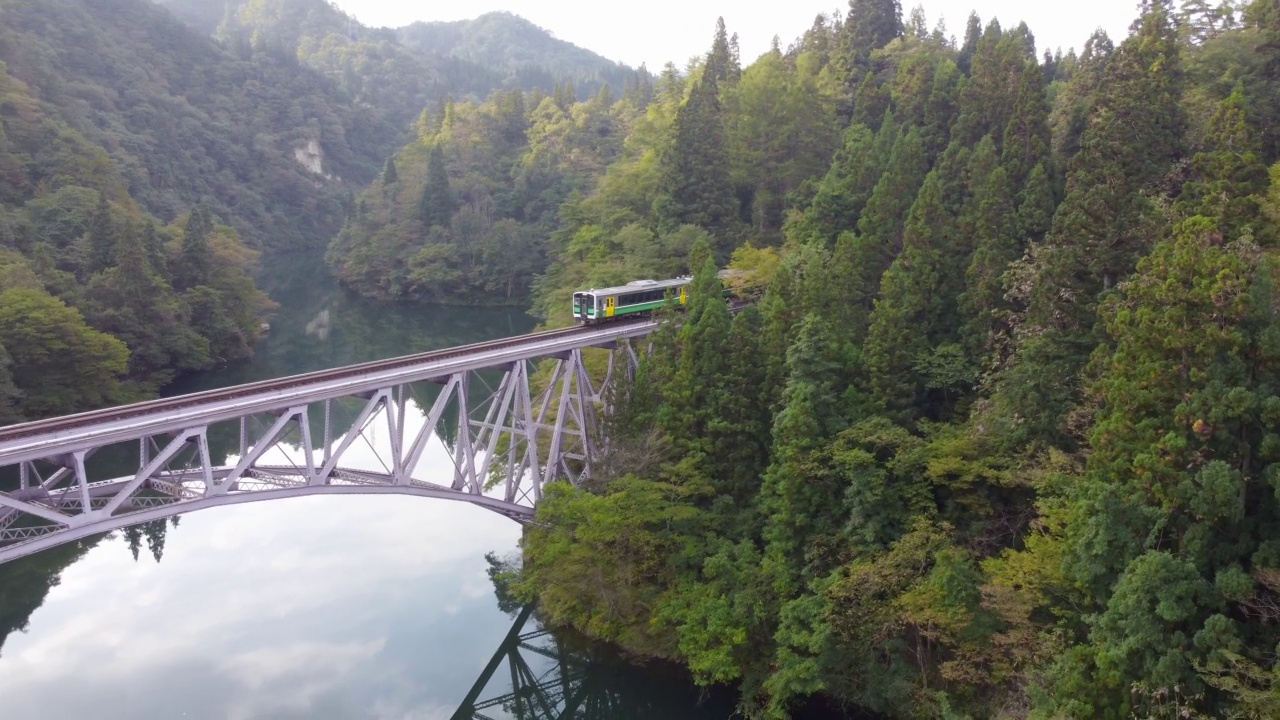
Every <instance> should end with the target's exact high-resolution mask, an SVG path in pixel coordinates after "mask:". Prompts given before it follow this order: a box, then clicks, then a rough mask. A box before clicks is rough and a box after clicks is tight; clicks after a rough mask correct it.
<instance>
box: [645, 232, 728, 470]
mask: <svg viewBox="0 0 1280 720" xmlns="http://www.w3.org/2000/svg"><path fill="white" fill-rule="evenodd" d="M699 256H701V257H702V258H703V262H702V263H701V264H700V265H698V266H697V267H698V271H697V273H696V274H695V275H694V279H693V282H692V283H691V284H690V286H689V303H688V306H687V310H686V313H685V317H684V321H683V323H682V324H681V326H680V333H679V336H678V337H677V339H676V343H677V346H678V348H679V350H678V357H677V359H676V361H675V366H674V373H673V375H672V377H671V380H670V382H669V383H668V384H667V385H666V386H665V387H664V388H663V391H662V397H663V399H664V401H665V402H664V405H663V407H662V408H661V409H660V410H659V414H658V418H659V426H660V427H661V428H662V429H663V431H664V432H666V434H667V435H668V436H669V437H670V438H671V439H672V442H673V444H674V446H675V448H676V450H677V451H678V452H679V453H680V454H681V455H682V456H683V457H684V458H686V459H687V460H688V461H690V462H692V463H693V464H694V465H695V466H696V467H697V468H698V471H699V472H700V474H702V476H703V477H707V478H710V477H713V474H714V473H715V472H716V471H717V470H719V469H720V468H718V467H717V466H716V465H715V464H714V463H712V462H711V458H712V456H713V454H715V453H716V452H717V451H725V450H727V448H726V447H725V446H726V445H727V444H729V443H730V442H731V441H730V440H729V439H728V438H726V437H723V436H717V437H713V435H712V434H711V432H710V431H711V428H712V427H713V426H716V424H717V423H719V422H722V420H721V418H723V417H725V416H726V415H725V411H726V407H725V406H726V404H727V402H728V401H729V398H728V388H727V387H726V384H727V383H728V373H729V363H728V361H727V360H728V358H727V353H726V348H727V347H728V339H729V334H730V328H731V324H732V320H731V319H730V317H729V310H728V308H727V306H726V305H725V303H724V299H723V288H722V286H721V284H720V280H719V278H717V277H716V265H715V262H714V261H713V260H712V259H711V258H710V257H709V248H706V247H705V244H703V245H702V246H701V247H696V248H695V250H694V252H693V254H692V257H694V258H697V257H699ZM728 452H729V453H730V454H736V453H735V452H734V451H732V450H728Z"/></svg>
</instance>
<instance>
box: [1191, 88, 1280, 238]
mask: <svg viewBox="0 0 1280 720" xmlns="http://www.w3.org/2000/svg"><path fill="white" fill-rule="evenodd" d="M1259 149H1260V148H1259V143H1258V140H1257V136H1256V134H1255V133H1254V132H1253V128H1252V127H1251V126H1250V124H1249V121H1248V118H1247V117H1246V105H1245V97H1244V83H1243V82H1240V83H1237V84H1236V87H1235V89H1234V90H1233V91H1232V92H1231V95H1229V96H1228V97H1227V98H1226V99H1225V100H1223V101H1222V102H1221V103H1220V104H1219V105H1218V109H1217V111H1216V112H1215V113H1214V115H1213V118H1212V119H1210V121H1209V132H1208V135H1207V136H1206V137H1205V140H1204V150H1203V151H1201V152H1199V153H1197V154H1196V155H1195V157H1193V158H1192V160H1191V167H1192V171H1193V173H1194V177H1193V179H1192V180H1191V181H1190V182H1188V183H1187V184H1186V185H1184V186H1183V188H1182V197H1181V198H1179V203H1178V205H1179V208H1180V209H1181V210H1182V212H1183V214H1184V215H1187V216H1190V215H1203V216H1205V217H1208V218H1214V219H1215V220H1216V221H1217V223H1218V228H1219V230H1220V232H1222V234H1223V236H1224V237H1226V238H1227V239H1229V240H1234V239H1235V238H1237V237H1239V236H1240V235H1241V234H1242V233H1244V232H1247V231H1249V230H1256V229H1257V227H1256V226H1257V224H1258V221H1259V220H1260V212H1261V202H1260V201H1261V196H1262V195H1263V194H1264V193H1265V192H1266V190H1267V186H1268V184H1269V181H1270V177H1269V175H1268V171H1267V167H1266V165H1264V164H1263V163H1262V160H1261V159H1259V157H1258V155H1259Z"/></svg>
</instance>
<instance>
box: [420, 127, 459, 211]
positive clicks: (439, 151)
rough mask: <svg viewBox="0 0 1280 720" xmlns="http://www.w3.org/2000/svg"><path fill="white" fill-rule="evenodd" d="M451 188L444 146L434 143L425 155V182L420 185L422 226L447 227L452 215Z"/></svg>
mask: <svg viewBox="0 0 1280 720" xmlns="http://www.w3.org/2000/svg"><path fill="white" fill-rule="evenodd" d="M453 211H454V200H453V190H452V188H450V186H449V171H448V169H447V168H446V167H445V162H444V148H443V147H442V144H441V143H438V142H437V143H436V144H435V146H434V147H432V148H431V154H430V155H428V156H427V182H426V184H425V185H423V187H422V197H421V199H420V200H419V201H418V216H419V218H420V219H421V220H422V225H423V227H424V228H430V227H432V226H435V225H439V226H441V227H449V220H450V218H452V217H453Z"/></svg>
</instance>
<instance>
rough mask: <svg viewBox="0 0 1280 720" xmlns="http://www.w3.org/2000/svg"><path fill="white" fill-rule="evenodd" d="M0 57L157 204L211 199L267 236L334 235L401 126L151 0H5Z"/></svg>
mask: <svg viewBox="0 0 1280 720" xmlns="http://www.w3.org/2000/svg"><path fill="white" fill-rule="evenodd" d="M0 60H2V61H4V62H6V63H7V64H8V68H9V72H10V73H11V74H12V75H13V76H14V77H15V78H17V79H19V80H21V81H23V82H24V83H26V84H27V85H28V86H30V87H31V88H32V91H33V93H34V94H35V96H36V97H37V99H38V101H39V102H40V104H41V105H42V106H43V107H44V108H45V109H46V110H48V111H49V112H50V114H53V115H56V116H58V117H59V118H61V119H62V120H64V121H65V122H66V123H67V124H68V125H70V126H71V127H72V128H74V129H75V130H76V131H78V132H79V133H82V134H83V135H84V136H85V137H86V138H88V139H89V140H90V141H92V142H93V143H94V144H96V145H99V146H101V147H102V148H104V149H105V150H106V151H107V152H108V153H109V154H110V156H111V159H112V161H113V162H114V163H115V165H116V166H117V167H118V168H119V170H120V172H121V174H122V175H123V176H124V180H125V183H126V185H127V186H128V188H129V190H130V193H131V194H132V195H133V196H134V197H135V198H136V199H137V200H138V201H139V202H140V203H141V204H142V205H143V206H144V207H145V208H146V209H147V210H148V211H149V212H151V213H153V214H155V215H156V216H158V217H160V218H161V219H162V220H165V221H170V220H172V219H174V218H176V217H177V216H178V215H180V214H182V213H183V212H185V211H186V210H187V209H188V208H189V207H190V206H192V205H194V204H196V203H204V204H206V205H208V206H209V207H210V209H212V210H213V212H214V214H215V215H218V216H219V217H221V218H222V219H223V220H224V221H225V222H227V223H228V224H230V225H231V226H233V227H235V228H236V230H237V231H239V232H240V234H241V235H242V236H244V237H245V239H246V240H248V241H250V242H251V243H253V244H255V245H257V246H260V247H299V246H313V245H316V244H319V243H321V242H324V241H325V240H327V239H328V238H329V237H330V236H331V235H332V234H333V233H334V232H335V231H336V229H337V227H338V226H339V225H340V224H341V221H342V218H343V216H344V213H345V210H344V206H343V203H344V200H345V198H346V197H347V194H348V192H349V191H350V190H351V189H353V188H357V187H361V186H363V185H365V184H367V183H368V182H369V181H371V180H372V179H373V177H374V176H375V174H376V171H377V168H378V167H379V166H380V165H381V163H382V158H384V157H385V156H386V155H387V154H388V153H389V152H390V151H391V149H392V148H394V147H395V145H396V144H397V140H398V135H397V133H396V132H395V131H394V130H393V129H392V128H391V127H390V126H389V125H388V123H387V121H386V120H385V118H384V116H383V115H382V113H380V112H379V111H376V110H373V109H371V108H367V107H361V106H358V105H356V104H354V103H352V102H351V101H350V100H349V99H348V98H346V97H344V96H343V95H342V94H341V93H340V92H338V91H337V90H335V89H334V88H333V87H332V85H331V83H329V82H328V81H327V80H325V78H323V77H322V76H321V75H319V74H318V73H315V72H311V71H309V70H307V69H306V68H303V67H300V66H298V64H297V63H296V61H294V60H293V59H292V58H291V57H288V56H283V57H282V56H278V55H271V54H269V53H259V54H255V55H252V56H250V57H245V58H241V57H236V56H234V55H232V54H231V53H230V52H228V51H227V50H225V49H223V48H222V47H219V46H218V44H217V43H215V42H213V41H212V40H211V39H209V38H206V37H203V36H201V35H199V34H198V33H196V32H194V31H193V30H191V29H190V28H188V27H186V26H184V25H183V24H182V23H180V22H178V21H177V20H175V19H174V18H173V16H172V15H171V14H170V13H168V12H165V11H164V10H162V9H159V8H157V7H155V6H154V5H152V4H151V3H149V2H144V1H143V0H98V1H95V2H88V1H87V0H83V1H82V0H66V1H64V2H57V3H40V4H33V3H11V4H5V5H0Z"/></svg>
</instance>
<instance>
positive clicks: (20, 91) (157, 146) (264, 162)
mask: <svg viewBox="0 0 1280 720" xmlns="http://www.w3.org/2000/svg"><path fill="white" fill-rule="evenodd" d="M162 4H164V5H168V6H170V7H169V9H167V8H165V7H160V6H157V5H156V4H153V3H151V2H148V1H147V0H106V1H104V2H96V1H95V2H88V1H87V0H65V1H60V2H54V3H3V4H0V422H14V421H18V420H22V419H34V418H39V417H45V416H50V415H57V414H62V413H69V412H74V411H78V410H83V409H88V408H93V407H98V406H103V405H110V404H114V403H120V402H127V401H133V400H139V399H144V398H147V397H150V396H152V395H154V394H155V393H156V392H157V391H158V390H159V389H160V388H162V387H163V386H164V385H165V384H166V383H168V382H169V381H170V380H172V379H173V378H174V377H176V376H177V375H180V374H183V373H191V372H198V371H200V370H205V369H208V368H212V367H215V366H218V365H222V364H225V363H229V362H234V361H237V360H240V359H243V358H246V357H248V356H249V355H250V354H251V352H252V347H253V343H254V342H255V341H256V340H257V339H258V338H259V336H260V335H261V333H262V330H261V325H262V323H263V321H264V320H265V319H266V318H267V317H268V316H269V313H270V310H271V302H270V301H269V300H268V299H267V298H266V297H265V296H264V295H263V294H262V293H261V292H259V291H258V290H257V289H256V288H255V286H254V281H253V279H252V278H253V275H254V273H255V272H256V271H257V266H258V258H259V254H260V253H261V252H284V251H291V250H304V251H306V250H310V251H312V252H318V251H319V249H320V248H322V247H324V246H325V244H326V243H328V242H329V241H330V240H331V239H332V238H333V237H334V236H335V235H336V234H337V232H338V230H339V229H340V228H341V227H342V225H343V223H344V221H345V220H346V219H347V218H348V217H349V216H351V215H352V214H353V213H354V209H355V202H354V195H355V193H356V192H357V191H359V190H361V189H363V188H366V187H368V186H369V185H370V184H371V183H373V182H374V181H376V180H377V178H378V177H379V174H380V173H381V171H382V170H383V166H384V161H385V160H386V158H387V157H388V156H389V155H391V154H392V152H393V151H394V150H395V148H396V147H398V146H399V145H401V144H402V143H403V142H404V141H405V139H406V138H407V137H410V134H409V133H410V132H411V129H412V125H413V121H414V120H415V119H417V118H418V117H419V115H420V114H421V112H422V110H423V108H424V107H427V106H428V105H431V106H437V105H439V106H443V104H444V103H445V101H446V98H448V97H450V96H451V94H456V95H457V96H459V97H468V96H473V95H487V94H488V93H489V92H490V91H491V90H492V89H493V88H495V87H501V86H503V85H504V84H510V83H512V82H515V81H516V80H519V79H521V78H526V76H527V77H528V78H532V80H531V82H532V83H533V84H531V85H530V86H529V87H537V86H538V85H537V83H539V82H542V81H543V80H545V79H546V77H548V73H554V72H564V73H566V75H565V82H564V85H563V87H564V88H568V87H570V86H571V85H572V83H571V79H573V78H578V79H580V80H581V81H582V82H583V83H584V84H588V85H589V84H590V83H591V82H597V83H600V82H603V79H606V78H607V79H614V78H615V77H624V76H626V77H637V75H636V74H635V73H633V72H632V71H630V70H627V69H626V68H622V67H621V66H617V65H616V64H613V63H610V62H608V61H606V60H604V59H603V58H599V57H598V56H594V55H591V54H590V53H586V51H582V50H579V49H577V48H573V47H572V46H569V45H567V44H557V43H558V41H554V40H553V39H552V38H551V37H550V36H549V35H548V34H547V33H545V32H544V31H541V30H538V29H537V28H534V27H533V26H531V25H529V24H528V23H525V22H524V21H521V20H519V19H518V18H514V17H512V16H499V17H494V18H490V19H488V20H487V21H484V22H480V21H477V23H478V24H477V25H476V28H474V29H470V30H465V31H462V32H461V33H459V32H458V31H456V29H455V30H453V31H451V32H452V37H451V39H449V40H448V42H447V44H448V47H445V48H443V49H442V50H440V51H439V52H435V51H428V50H427V49H424V48H423V47H417V46H415V47H410V46H409V44H402V43H401V42H400V40H399V39H398V38H397V35H396V32H395V31H391V30H370V29H368V28H365V27H363V26H360V25H359V24H358V23H355V22H354V21H353V20H351V19H350V18H348V17H347V16H345V15H343V14H342V13H340V12H339V11H337V10H336V9H335V8H333V7H332V6H331V5H329V4H328V3H326V2H324V1H323V0H253V1H252V2H242V3H204V2H200V3H191V2H182V1H181V0H173V2H167V3H162ZM170 9H171V10H172V12H171V11H170ZM175 13H176V14H177V15H178V16H181V20H180V19H179V17H175ZM184 21H185V22H186V23H187V24H184ZM451 27H452V26H451ZM513 28H514V29H513ZM494 37H500V38H502V41H503V42H506V43H507V48H506V51H505V52H506V53H509V54H511V57H510V58H505V57H493V58H489V59H488V60H486V62H489V63H490V64H489V65H485V64H482V63H478V62H474V61H473V60H466V59H463V58H462V57H456V56H455V55H453V54H451V53H452V52H454V51H455V50H456V52H458V53H470V55H471V56H475V55H476V52H475V50H474V48H475V47H476V46H477V43H478V46H479V47H491V46H493V45H494V41H493V40H492V39H491V38H494ZM486 38H490V39H486ZM423 42H425V41H423V40H419V41H418V45H419V46H420V45H422V43H423ZM441 42H445V41H443V40H442V41H441ZM467 48H471V49H470V50H468V49H467ZM535 68H537V71H536V72H535ZM610 73H614V74H610ZM618 73H621V74H618ZM513 78H514V80H513ZM592 78H596V80H594V81H593V80H592ZM546 87H547V89H548V91H557V89H558V88H560V87H561V86H560V85H557V84H556V82H548V83H546ZM560 92H564V91H563V90H560ZM570 92H572V91H570ZM569 102H572V98H571V99H570V100H569ZM510 272H511V274H512V275H513V277H514V276H516V275H520V277H521V282H523V283H524V285H522V286H521V287H524V286H527V277H525V275H521V273H525V274H527V272H528V271H527V270H526V269H524V268H518V269H515V270H511V271H510ZM512 292H514V290H513V291H512Z"/></svg>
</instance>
